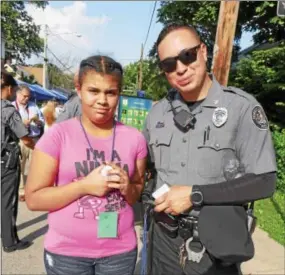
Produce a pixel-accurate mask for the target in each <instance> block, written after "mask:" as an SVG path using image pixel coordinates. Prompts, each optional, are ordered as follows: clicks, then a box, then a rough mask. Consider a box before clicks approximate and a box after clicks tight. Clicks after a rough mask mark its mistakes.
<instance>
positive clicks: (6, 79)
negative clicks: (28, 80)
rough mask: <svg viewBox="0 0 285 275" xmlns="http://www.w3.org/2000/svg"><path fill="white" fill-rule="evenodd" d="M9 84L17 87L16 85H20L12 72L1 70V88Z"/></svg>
mask: <svg viewBox="0 0 285 275" xmlns="http://www.w3.org/2000/svg"><path fill="white" fill-rule="evenodd" d="M7 86H12V87H15V86H18V84H17V81H16V80H15V79H14V77H13V76H12V75H11V74H9V73H7V72H5V71H2V72H1V89H2V88H4V87H7Z"/></svg>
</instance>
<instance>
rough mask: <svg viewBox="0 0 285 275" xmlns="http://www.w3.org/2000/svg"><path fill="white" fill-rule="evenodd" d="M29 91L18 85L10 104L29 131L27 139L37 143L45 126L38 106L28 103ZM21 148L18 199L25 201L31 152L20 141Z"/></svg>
mask: <svg viewBox="0 0 285 275" xmlns="http://www.w3.org/2000/svg"><path fill="white" fill-rule="evenodd" d="M30 97H31V91H30V89H29V87H28V86H26V85H19V86H18V90H17V94H16V100H15V101H14V102H13V103H12V104H13V105H14V106H15V108H16V109H17V110H18V112H19V113H20V116H21V118H22V121H23V123H24V124H25V126H26V127H27V128H28V130H29V135H28V136H29V137H31V138H32V139H33V140H34V142H37V141H38V139H39V138H40V137H41V135H42V133H43V128H44V125H45V120H44V117H43V115H42V113H41V111H40V109H39V108H38V106H37V105H36V104H35V103H34V102H32V101H30ZM20 147H21V154H22V158H21V182H20V187H19V199H20V200H21V201H24V200H25V193H24V185H25V182H26V170H27V169H28V165H29V161H30V158H31V153H32V150H31V149H30V148H28V147H27V146H26V145H24V144H23V143H22V142H21V141H20Z"/></svg>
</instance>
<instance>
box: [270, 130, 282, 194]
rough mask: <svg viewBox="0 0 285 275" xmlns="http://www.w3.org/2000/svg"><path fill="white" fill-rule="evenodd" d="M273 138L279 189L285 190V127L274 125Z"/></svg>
mask: <svg viewBox="0 0 285 275" xmlns="http://www.w3.org/2000/svg"><path fill="white" fill-rule="evenodd" d="M272 138H273V142H274V148H275V152H276V161H277V175H278V180H277V190H280V191H282V192H285V129H284V128H283V129H281V128H279V127H278V126H276V125H273V126H272Z"/></svg>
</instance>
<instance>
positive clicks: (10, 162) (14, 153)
mask: <svg viewBox="0 0 285 275" xmlns="http://www.w3.org/2000/svg"><path fill="white" fill-rule="evenodd" d="M20 153H21V150H20V147H19V146H18V145H14V146H12V145H10V146H7V160H6V163H5V168H7V169H15V168H16V167H17V165H18V163H19V156H20Z"/></svg>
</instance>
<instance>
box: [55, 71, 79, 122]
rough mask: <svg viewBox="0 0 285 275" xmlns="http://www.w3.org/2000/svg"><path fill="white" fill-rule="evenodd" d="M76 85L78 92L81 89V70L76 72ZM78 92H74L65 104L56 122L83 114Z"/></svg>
mask: <svg viewBox="0 0 285 275" xmlns="http://www.w3.org/2000/svg"><path fill="white" fill-rule="evenodd" d="M73 81H74V87H75V90H76V92H77V93H78V91H79V87H80V85H79V72H76V73H75V74H74V79H73ZM77 93H74V94H73V95H72V96H71V97H70V98H69V99H68V101H67V102H66V103H65V104H64V106H63V109H62V111H61V113H60V114H59V116H58V117H57V119H56V122H61V121H64V120H67V119H69V118H73V117H76V116H80V115H81V114H82V110H81V100H80V97H79V96H78V94H77Z"/></svg>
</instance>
